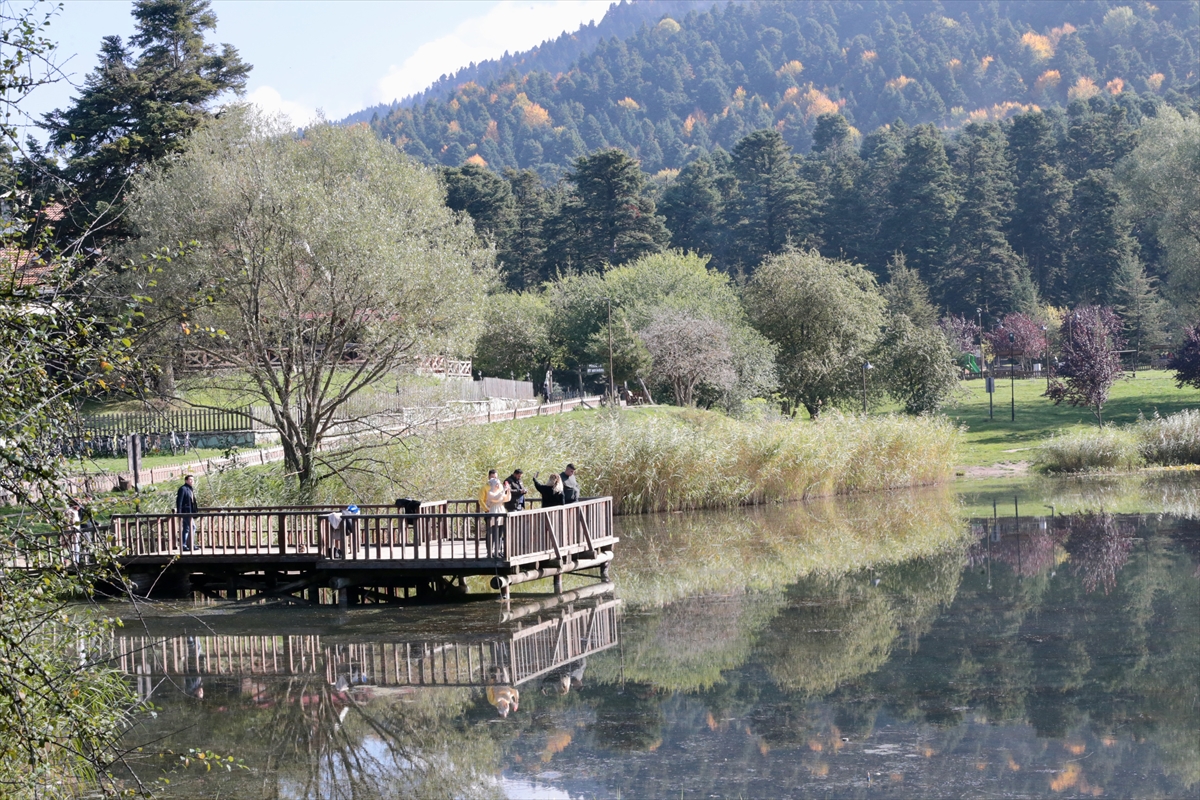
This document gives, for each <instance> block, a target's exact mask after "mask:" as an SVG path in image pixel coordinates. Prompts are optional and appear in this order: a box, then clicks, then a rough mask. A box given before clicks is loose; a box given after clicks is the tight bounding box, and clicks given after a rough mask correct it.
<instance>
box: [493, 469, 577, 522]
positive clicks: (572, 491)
mask: <svg viewBox="0 0 1200 800" xmlns="http://www.w3.org/2000/svg"><path fill="white" fill-rule="evenodd" d="M538 474H539V473H534V476H533V485H534V487H535V488H536V489H537V490H538V493H539V494H540V495H541V496H542V508H554V507H555V506H565V505H570V504H571V503H575V502H578V501H579V481H578V480H577V479H576V478H575V465H574V464H567V466H566V468H565V469H564V470H563V471H562V473H551V474H550V477H549V478H548V479H547V481H546V483H542V482H541V481H539V480H538ZM524 478H525V473H524V472H523V471H522V470H520V469H514V470H513V471H512V474H511V475H509V476H508V477H507V478H505V479H504V480H503V481H502V480H500V478H499V473H498V472H496V470H494V469H491V470H488V477H487V483H486V484H484V486H483V489H482V490H481V491H480V492H479V508H480V509H481V510H484V509H486V511H487V513H489V514H500V513H503V512H506V511H522V510H524V508H525V495H527V494H528V493H529V490H528V489H526V488H525V483H524Z"/></svg>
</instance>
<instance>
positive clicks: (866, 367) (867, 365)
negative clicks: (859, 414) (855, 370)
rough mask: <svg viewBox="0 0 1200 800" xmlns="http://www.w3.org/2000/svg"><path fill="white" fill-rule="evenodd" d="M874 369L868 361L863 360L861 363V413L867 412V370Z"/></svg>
mask: <svg viewBox="0 0 1200 800" xmlns="http://www.w3.org/2000/svg"><path fill="white" fill-rule="evenodd" d="M869 369H875V367H874V366H873V365H872V364H871V362H870V361H864V362H863V365H862V375H863V413H864V414H865V413H867V370H869Z"/></svg>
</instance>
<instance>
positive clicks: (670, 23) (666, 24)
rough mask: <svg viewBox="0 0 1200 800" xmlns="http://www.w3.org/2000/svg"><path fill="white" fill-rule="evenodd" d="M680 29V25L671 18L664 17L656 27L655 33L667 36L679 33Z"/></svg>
mask: <svg viewBox="0 0 1200 800" xmlns="http://www.w3.org/2000/svg"><path fill="white" fill-rule="evenodd" d="M680 29H681V28H680V25H679V23H678V22H676V21H675V20H673V19H671V18H670V17H663V18H662V20H660V21H659V23H658V24H657V25H655V26H654V30H655V31H657V32H658V33H666V34H672V33H679V31H680Z"/></svg>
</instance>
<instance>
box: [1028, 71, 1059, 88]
mask: <svg viewBox="0 0 1200 800" xmlns="http://www.w3.org/2000/svg"><path fill="white" fill-rule="evenodd" d="M1061 82H1062V73H1061V72H1059V71H1058V70H1056V69H1048V70H1046V71H1045V72H1043V73H1042V74H1041V75H1039V76H1038V79H1037V80H1036V81H1034V83H1033V91H1034V93H1035V94H1037V93H1039V92H1044V91H1046V90H1047V89H1053V88H1054V87H1055V86H1058V84H1060V83H1061Z"/></svg>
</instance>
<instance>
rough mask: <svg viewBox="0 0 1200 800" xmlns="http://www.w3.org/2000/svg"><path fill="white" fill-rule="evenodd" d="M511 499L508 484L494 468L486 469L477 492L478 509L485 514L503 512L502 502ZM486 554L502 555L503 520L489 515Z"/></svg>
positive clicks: (490, 555)
mask: <svg viewBox="0 0 1200 800" xmlns="http://www.w3.org/2000/svg"><path fill="white" fill-rule="evenodd" d="M511 499H512V492H510V491H509V488H508V484H507V483H503V482H501V480H500V478H499V477H498V475H497V473H496V470H494V469H490V470H488V479H487V483H486V484H484V486H483V490H482V491H480V493H479V511H480V513H485V514H503V513H505V508H504V504H505V503H507V502H508V501H509V500H511ZM487 526H488V530H487V545H488V556H489V557H491V558H503V557H504V520H502V519H500V518H498V517H489V518H488V521H487Z"/></svg>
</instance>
